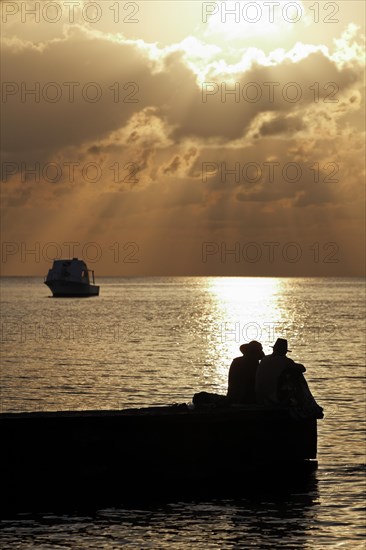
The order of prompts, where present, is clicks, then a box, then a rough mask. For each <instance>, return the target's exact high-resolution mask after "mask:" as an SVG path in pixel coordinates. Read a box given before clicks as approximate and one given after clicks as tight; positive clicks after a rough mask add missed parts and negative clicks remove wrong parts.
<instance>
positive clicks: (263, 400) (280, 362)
mask: <svg viewBox="0 0 366 550" xmlns="http://www.w3.org/2000/svg"><path fill="white" fill-rule="evenodd" d="M290 351H291V350H289V349H288V347H287V340H285V339H284V338H277V340H276V342H275V345H274V346H273V353H272V354H271V355H266V356H265V357H263V359H262V360H261V362H260V365H259V367H258V369H257V374H256V380H255V392H256V398H257V402H258V403H259V404H260V405H279V404H280V399H279V382H280V380H281V375H283V373H284V372H285V371H286V370H287V369H291V370H292V371H293V372H296V373H298V374H302V373H303V372H305V370H306V369H305V367H304V365H301V364H300V363H295V361H293V360H292V359H290V358H289V357H286V354H287V353H288V352H290Z"/></svg>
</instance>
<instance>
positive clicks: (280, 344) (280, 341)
mask: <svg viewBox="0 0 366 550" xmlns="http://www.w3.org/2000/svg"><path fill="white" fill-rule="evenodd" d="M270 347H271V348H273V349H274V350H278V351H286V353H287V352H290V353H291V350H290V349H288V347H287V340H285V338H277V340H276V341H275V343H274V345H273V346H270Z"/></svg>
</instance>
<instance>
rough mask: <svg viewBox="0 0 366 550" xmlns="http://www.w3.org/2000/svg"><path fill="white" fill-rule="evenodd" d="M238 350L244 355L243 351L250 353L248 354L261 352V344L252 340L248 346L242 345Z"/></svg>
mask: <svg viewBox="0 0 366 550" xmlns="http://www.w3.org/2000/svg"><path fill="white" fill-rule="evenodd" d="M239 349H240V351H241V352H242V353H244V352H245V351H250V352H255V351H257V352H260V351H263V348H262V344H261V343H260V342H257V341H256V340H252V341H251V342H249V343H248V344H242V345H241V346H240V348H239Z"/></svg>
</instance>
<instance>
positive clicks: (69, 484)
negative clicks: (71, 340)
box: [0, 406, 317, 510]
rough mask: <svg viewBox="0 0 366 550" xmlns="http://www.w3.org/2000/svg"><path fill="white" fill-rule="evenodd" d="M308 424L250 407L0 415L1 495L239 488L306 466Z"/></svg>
mask: <svg viewBox="0 0 366 550" xmlns="http://www.w3.org/2000/svg"><path fill="white" fill-rule="evenodd" d="M316 424H317V422H316V420H315V419H307V420H301V421H297V420H294V419H292V418H291V416H290V415H289V413H288V412H287V411H273V410H272V411H269V410H261V409H258V408H253V407H252V408H239V409H236V408H234V407H233V408H225V409H217V410H216V409H215V410H189V409H188V408H187V407H184V406H176V407H174V406H172V407H159V408H146V409H130V410H124V411H75V412H55V413H21V414H0V428H1V433H2V443H3V449H6V453H5V460H3V462H2V465H1V467H0V468H1V485H2V495H3V499H2V500H3V502H4V503H6V506H7V507H8V509H17V510H19V509H24V510H29V509H31V510H35V509H38V508H40V507H44V506H51V507H52V506H55V505H56V506H64V507H68V506H70V505H77V503H80V502H86V503H90V504H91V503H92V502H93V503H95V504H96V505H116V504H120V503H121V502H126V501H130V500H136V499H139V500H141V499H145V498H147V497H148V496H150V497H151V495H155V496H156V497H157V496H163V495H165V494H167V495H169V496H180V495H181V494H182V493H183V494H187V493H188V494H190V495H192V494H193V495H194V496H197V495H198V494H199V493H200V491H201V490H203V488H204V487H206V488H209V489H210V490H212V489H213V488H215V489H218V488H219V487H221V489H224V490H225V491H227V490H229V489H231V490H233V491H241V490H243V484H244V485H245V486H246V485H247V484H248V483H253V480H256V481H255V483H258V480H263V479H265V478H266V479H267V478H268V475H269V476H270V478H271V479H272V478H273V479H274V478H278V476H279V475H280V473H279V472H282V474H283V473H285V474H286V475H287V474H288V473H289V472H293V471H297V472H303V471H304V469H305V470H307V469H309V468H310V469H312V468H313V467H314V465H315V464H316V461H314V459H315V458H316V447H317V426H316ZM282 474H281V475H282ZM266 476H267V477H266ZM172 493H173V495H172Z"/></svg>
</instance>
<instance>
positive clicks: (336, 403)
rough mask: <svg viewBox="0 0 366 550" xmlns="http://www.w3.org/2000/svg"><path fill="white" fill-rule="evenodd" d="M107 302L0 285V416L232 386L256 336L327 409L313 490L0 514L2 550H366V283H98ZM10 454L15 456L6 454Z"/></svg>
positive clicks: (32, 281) (36, 282)
mask: <svg viewBox="0 0 366 550" xmlns="http://www.w3.org/2000/svg"><path fill="white" fill-rule="evenodd" d="M98 284H100V287H101V290H100V296H99V297H93V298H86V299H85V298H84V299H78V298H73V299H72V298H63V299H56V298H52V297H51V296H50V291H49V290H48V288H47V287H46V286H45V285H44V284H43V280H42V279H41V278H37V277H32V278H26V277H10V278H2V280H1V328H2V333H1V341H2V346H1V347H2V352H1V401H0V404H1V411H2V412H8V411H13V412H17V411H57V410H86V409H123V408H130V407H145V406H150V405H154V406H155V405H157V406H160V405H167V404H173V403H190V402H191V401H192V397H193V395H194V394H195V393H197V392H200V391H207V392H213V393H219V394H225V393H226V388H227V376H228V369H229V366H230V363H231V361H232V359H233V358H234V357H236V356H238V355H240V352H239V346H240V344H242V343H244V342H248V341H250V340H253V339H255V340H258V341H260V342H261V343H262V344H263V347H264V351H265V353H270V352H271V347H270V346H271V345H273V343H274V341H275V340H276V338H278V337H281V338H286V339H287V340H288V344H289V348H290V349H291V353H289V356H290V357H292V358H293V359H294V360H296V361H299V362H301V363H302V364H304V365H305V367H306V378H307V381H308V384H309V386H310V389H311V391H312V393H313V395H314V396H315V398H316V400H317V402H318V403H319V404H320V405H321V406H322V407H323V408H324V413H325V416H324V418H323V419H322V420H319V421H318V469H317V470H316V472H315V473H313V474H312V477H311V479H310V480H309V481H308V482H307V483H306V484H305V485H302V486H301V488H296V487H295V488H289V489H288V490H286V491H281V492H278V491H277V490H274V489H273V488H272V489H271V488H270V487H268V489H267V488H265V487H264V488H261V489H258V492H254V493H253V491H251V492H250V493H248V494H246V493H245V490H243V494H241V495H239V496H238V495H236V496H235V498H232V499H230V498H227V497H225V498H223V497H219V496H218V497H217V498H216V497H215V498H207V499H206V498H195V495H192V498H189V499H176V500H174V499H172V500H168V501H164V500H161V499H160V498H159V495H153V497H154V498H152V500H151V501H148V502H141V503H139V502H137V503H134V504H133V505H132V506H129V507H125V508H107V509H96V510H93V511H89V512H88V513H81V512H75V511H74V512H67V511H66V512H62V513H61V512H55V511H54V510H42V511H39V510H38V511H29V513H28V512H27V513H22V514H18V515H15V516H13V517H8V518H6V519H4V520H3V521H2V525H1V545H0V546H1V548H2V549H3V550H4V549H8V548H9V549H10V548H12V549H13V548H16V549H30V548H37V549H38V548H40V549H42V550H46V549H48V548H50V549H51V548H52V549H53V548H56V549H68V548H71V549H80V550H81V549H98V550H101V549H108V550H111V549H117V548H126V549H129V548H131V549H132V548H133V549H145V548H146V549H153V550H156V549H169V550H186V549H205V550H211V549H212V550H214V549H215V550H216V549H217V550H219V549H220V550H229V549H246V548H260V549H271V550H273V549H275V548H284V549H290V548H291V549H296V550H299V549H301V550H302V549H304V550H305V549H309V550H310V549H311V550H322V549H324V548H332V549H338V548H345V549H346V548H347V549H348V548H349V549H352V550H354V549H364V548H366V543H365V541H366V537H365V535H366V533H365V522H366V506H365V462H366V458H365V450H366V449H365V419H366V409H365V405H366V399H365V285H364V282H363V280H362V279H358V278H245V277H232V278H231V277H154V278H100V279H99V280H98ZM1 452H2V453H5V452H6V449H2V451H1Z"/></svg>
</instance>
